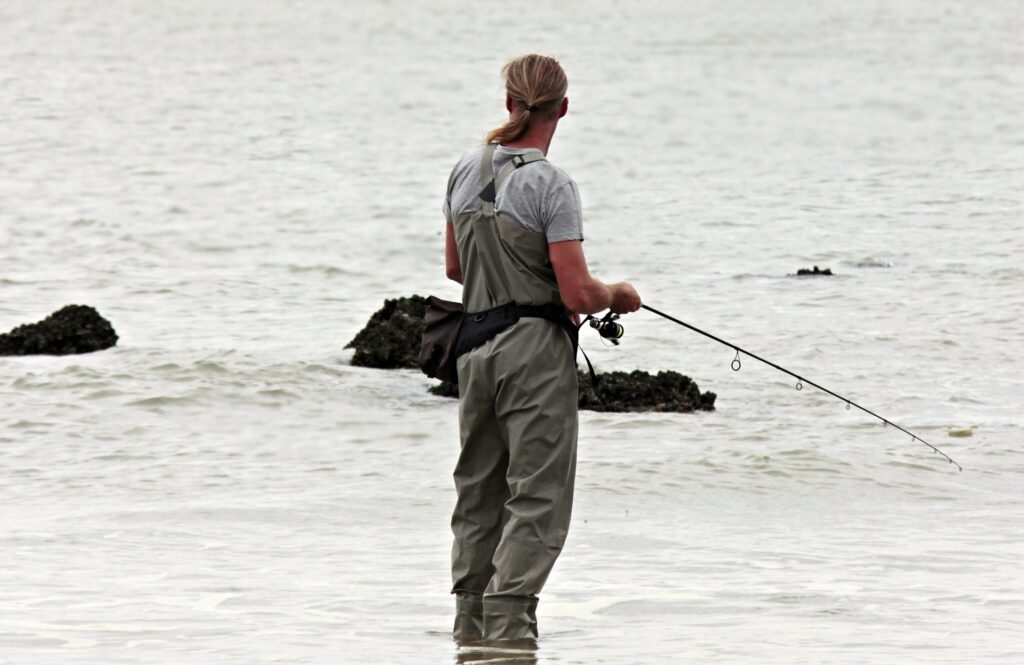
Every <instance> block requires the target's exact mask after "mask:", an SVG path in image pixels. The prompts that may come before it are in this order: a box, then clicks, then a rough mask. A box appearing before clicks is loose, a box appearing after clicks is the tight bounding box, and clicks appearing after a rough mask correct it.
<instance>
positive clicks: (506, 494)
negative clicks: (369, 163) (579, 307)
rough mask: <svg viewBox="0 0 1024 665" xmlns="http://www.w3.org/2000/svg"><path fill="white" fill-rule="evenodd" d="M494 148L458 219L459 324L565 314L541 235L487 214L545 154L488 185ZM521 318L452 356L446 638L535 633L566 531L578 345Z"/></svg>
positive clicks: (545, 322)
mask: <svg viewBox="0 0 1024 665" xmlns="http://www.w3.org/2000/svg"><path fill="white" fill-rule="evenodd" d="M494 151H495V146H494V145H489V146H487V147H486V148H485V149H484V151H483V157H482V160H481V164H480V187H481V195H480V205H479V207H478V209H477V210H474V211H470V212H467V213H464V214H461V215H458V216H457V217H456V218H455V220H454V226H455V238H456V243H457V245H458V252H459V263H460V265H461V267H462V274H463V283H464V285H463V292H462V302H463V306H464V307H465V310H466V311H467V312H469V313H470V314H468V315H467V322H468V321H469V320H471V319H473V318H474V315H473V314H472V313H474V312H476V313H484V312H486V313H487V315H488V316H499V317H500V316H503V315H502V314H500V312H501V311H502V306H505V305H507V304H508V303H515V304H516V307H517V308H518V309H519V310H523V311H525V312H538V311H542V310H543V311H547V312H551V311H552V308H555V309H557V310H559V311H560V312H561V314H562V317H563V318H564V317H565V316H566V314H567V311H566V310H565V308H564V306H563V305H562V301H561V299H560V297H559V293H558V282H557V281H556V280H555V273H554V269H553V268H552V267H551V263H550V260H549V258H548V245H547V239H546V238H545V236H544V234H543V233H537V232H534V231H529V230H527V229H525V228H523V227H522V226H520V225H519V224H516V223H515V222H512V221H509V220H507V219H503V218H502V216H501V214H500V213H498V212H496V211H495V209H494V199H495V196H496V194H497V193H498V192H500V191H501V188H502V186H503V185H504V184H505V182H506V181H507V179H508V178H509V176H511V175H512V173H514V171H515V170H516V169H517V168H520V167H522V166H525V165H527V164H529V163H531V162H534V161H537V160H540V159H543V156H542V155H541V154H540V152H539V151H537V152H530V153H527V154H524V155H517V156H515V157H514V158H513V161H512V162H511V163H509V164H507V165H506V166H505V167H504V168H503V169H502V170H501V172H500V173H498V176H497V178H495V177H494V172H493V166H492V160H493V157H494ZM531 308H538V309H531ZM492 312H497V314H492ZM520 316H521V317H522V318H520ZM520 316H516V317H514V318H515V319H516V320H515V321H514V322H513V323H512V325H510V326H509V327H506V328H504V329H502V330H501V331H500V332H498V333H497V334H495V335H493V336H491V337H489V338H488V339H486V341H483V342H482V343H480V344H479V345H478V346H475V347H474V348H472V349H469V350H464V351H463V353H462V354H461V355H460V356H459V358H458V361H457V365H458V374H459V434H460V443H461V453H460V455H459V461H458V464H457V465H456V467H455V473H454V477H455V487H456V489H457V491H458V501H457V503H456V506H455V511H454V514H453V515H452V532H453V534H454V536H455V541H454V545H453V547H452V583H453V585H452V593H454V594H455V595H456V617H455V630H454V634H455V637H457V638H462V639H468V640H473V639H487V640H503V639H531V638H536V637H537V616H536V608H537V595H538V594H539V593H540V590H541V588H542V587H543V586H544V582H545V580H546V579H547V577H548V574H549V573H550V572H551V568H552V567H553V566H554V563H555V559H557V558H558V555H559V553H560V552H561V550H562V545H563V544H564V542H565V537H566V533H567V532H568V528H569V517H570V513H571V510H572V497H573V483H574V480H575V475H576V436H577V392H578V386H577V380H576V363H575V359H574V358H575V356H574V351H575V348H574V347H575V340H573V339H570V335H567V334H566V332H568V331H567V329H565V328H564V327H563V326H560V325H558V324H556V323H554V322H553V320H550V319H549V317H546V316H543V315H542V314H532V315H530V314H527V313H523V312H520ZM486 318H487V317H485V320H486ZM480 323H481V325H483V324H484V321H481V322H480ZM464 326H467V324H464ZM499 327H500V326H499ZM568 327H569V328H573V327H572V325H571V324H569V326H568ZM573 331H575V329H573ZM464 332H466V331H465V330H464ZM470 332H471V330H470ZM482 336H483V337H486V336H487V335H482Z"/></svg>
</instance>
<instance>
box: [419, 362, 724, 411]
mask: <svg viewBox="0 0 1024 665" xmlns="http://www.w3.org/2000/svg"><path fill="white" fill-rule="evenodd" d="M597 377H598V384H597V387H596V388H595V387H594V386H592V385H591V384H590V375H589V374H585V373H583V372H579V383H580V394H579V405H580V409H584V410H588V411H674V412H681V413H689V412H691V411H714V410H715V398H716V397H717V395H715V393H712V392H705V393H701V392H700V389H699V388H698V387H697V384H696V383H694V382H693V380H691V379H690V378H689V377H687V376H683V375H682V374H680V373H679V372H672V371H667V372H658V373H657V375H653V376H652V375H651V374H649V373H647V372H642V371H640V370H636V371H633V372H628V373H627V372H607V373H604V374H598V375H597ZM430 392H431V393H433V394H435V395H440V396H441V397H458V396H459V387H458V386H457V385H455V384H453V383H445V382H442V383H439V384H438V385H436V386H433V387H432V388H430Z"/></svg>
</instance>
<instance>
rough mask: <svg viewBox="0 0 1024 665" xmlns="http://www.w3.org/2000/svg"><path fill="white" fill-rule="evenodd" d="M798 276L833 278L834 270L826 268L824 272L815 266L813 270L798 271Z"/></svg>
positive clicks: (802, 269)
mask: <svg viewBox="0 0 1024 665" xmlns="http://www.w3.org/2000/svg"><path fill="white" fill-rule="evenodd" d="M796 276H797V277H815V276H817V277H831V276H832V268H825V269H824V270H822V269H821V268H819V267H818V266H814V268H813V269H811V268H800V269H799V270H797V271H796Z"/></svg>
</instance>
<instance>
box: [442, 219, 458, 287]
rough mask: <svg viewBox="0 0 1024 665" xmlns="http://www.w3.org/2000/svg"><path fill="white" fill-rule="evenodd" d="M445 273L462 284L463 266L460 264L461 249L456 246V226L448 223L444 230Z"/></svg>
mask: <svg viewBox="0 0 1024 665" xmlns="http://www.w3.org/2000/svg"><path fill="white" fill-rule="evenodd" d="M444 272H445V274H446V275H448V279H450V280H453V281H456V282H458V283H459V284H462V266H461V265H460V264H459V249H458V247H457V246H456V245H455V226H454V225H453V224H452V223H451V222H448V223H447V224H445V230H444Z"/></svg>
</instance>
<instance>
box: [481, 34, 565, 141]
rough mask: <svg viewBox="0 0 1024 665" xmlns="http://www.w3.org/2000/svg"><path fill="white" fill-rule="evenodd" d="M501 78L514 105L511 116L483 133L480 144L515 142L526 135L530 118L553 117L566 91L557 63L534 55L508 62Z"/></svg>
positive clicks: (563, 77)
mask: <svg viewBox="0 0 1024 665" xmlns="http://www.w3.org/2000/svg"><path fill="white" fill-rule="evenodd" d="M501 76H502V78H503V79H505V92H506V94H507V95H508V96H509V97H510V98H511V99H512V103H513V105H514V106H513V110H512V114H511V116H510V117H509V120H508V122H506V123H505V124H504V125H502V126H501V127H498V128H497V129H492V130H491V131H489V132H487V134H486V136H484V143H509V142H511V141H515V140H516V139H517V138H519V137H520V136H522V135H523V133H524V132H526V130H527V128H528V127H529V126H530V118H531V117H534V116H535V115H537V114H542V117H543V116H546V117H548V118H552V117H554V115H555V113H557V112H558V106H559V104H560V103H561V101H562V99H563V98H564V97H565V92H566V90H568V89H569V80H568V79H567V78H566V76H565V71H563V70H562V66H561V65H560V64H558V61H557V60H555V59H554V58H549V57H547V56H543V55H537V54H534V53H531V54H529V55H523V56H519V57H518V58H515V59H513V60H510V61H508V63H506V64H505V66H504V67H502V69H501Z"/></svg>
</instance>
